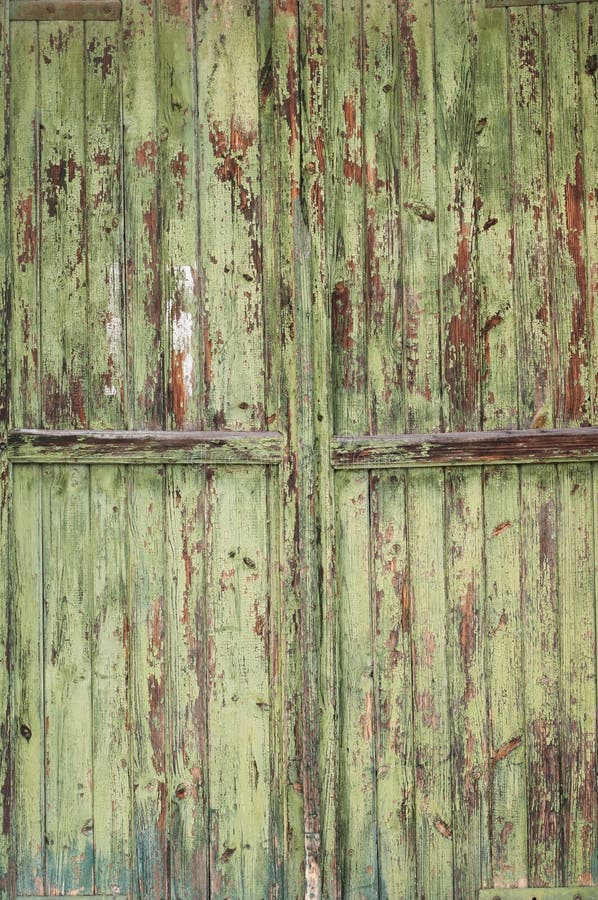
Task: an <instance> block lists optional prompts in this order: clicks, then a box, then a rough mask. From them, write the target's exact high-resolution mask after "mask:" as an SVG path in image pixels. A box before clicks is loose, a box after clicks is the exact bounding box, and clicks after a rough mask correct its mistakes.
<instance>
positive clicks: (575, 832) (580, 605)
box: [557, 464, 598, 884]
mask: <svg viewBox="0 0 598 900" xmlns="http://www.w3.org/2000/svg"><path fill="white" fill-rule="evenodd" d="M557 472H558V489H559V507H560V508H559V522H558V538H559V539H558V572H559V574H558V577H559V596H560V619H559V623H558V626H559V633H560V636H561V637H560V641H561V659H560V662H561V679H562V682H561V697H562V707H561V730H562V747H561V750H562V760H561V769H562V773H563V782H562V792H563V801H562V810H561V818H562V823H563V881H564V883H565V884H592V883H594V879H595V875H596V872H595V869H596V846H597V834H596V832H597V831H598V788H597V783H596V782H597V776H596V605H595V604H596V601H595V596H596V591H595V549H594V537H595V535H594V521H593V515H592V512H591V510H592V509H593V508H595V494H594V487H593V483H592V466H591V465H577V464H571V465H562V466H558V467H557Z"/></svg>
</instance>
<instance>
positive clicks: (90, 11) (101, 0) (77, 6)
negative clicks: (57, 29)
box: [9, 0, 121, 22]
mask: <svg viewBox="0 0 598 900" xmlns="http://www.w3.org/2000/svg"><path fill="white" fill-rule="evenodd" d="M9 9H10V18H11V19H12V20H13V21H28V22H32V21H34V22H35V21H37V22H40V21H42V22H47V21H50V20H52V21H72V20H81V19H88V20H94V19H95V20H101V21H115V20H116V19H119V18H120V14H121V2H120V0H52V2H51V3H47V2H45V0H10V2H9Z"/></svg>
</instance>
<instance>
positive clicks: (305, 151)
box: [298, 3, 340, 900]
mask: <svg viewBox="0 0 598 900" xmlns="http://www.w3.org/2000/svg"><path fill="white" fill-rule="evenodd" d="M326 23H327V4H324V3H309V4H306V5H305V7H304V8H303V7H302V8H301V15H300V16H299V46H300V48H301V52H300V54H299V56H298V59H299V73H300V75H299V77H300V82H301V86H302V90H301V91H300V98H301V101H302V103H301V129H300V135H299V136H300V139H301V161H302V163H303V170H302V172H301V180H300V186H301V188H302V192H301V195H300V198H299V199H300V201H301V211H302V213H303V222H304V231H303V233H302V236H303V245H304V246H306V249H307V247H308V248H309V250H310V259H309V276H310V288H311V292H310V297H309V299H310V301H311V308H310V314H309V317H308V318H307V319H306V321H307V322H311V335H310V339H311V345H312V348H313V349H312V354H311V369H312V372H313V393H312V399H311V406H312V414H311V426H312V428H313V431H312V432H311V435H312V446H313V456H312V457H311V459H310V465H311V466H312V467H313V475H312V474H311V473H310V477H311V479H312V482H311V483H312V485H313V490H312V491H311V497H310V499H309V503H310V504H311V506H310V507H309V512H307V509H308V507H307V506H304V507H303V512H302V515H303V520H304V523H305V524H304V526H303V527H305V528H310V529H312V530H311V531H310V533H309V537H308V538H307V539H308V540H309V541H310V542H312V548H313V549H312V551H311V554H312V555H311V557H310V559H311V561H312V564H313V563H314V562H315V564H316V566H317V571H316V573H315V577H314V575H313V574H312V576H311V577H312V579H314V581H315V584H314V589H313V593H312V594H311V598H312V600H313V602H312V604H311V605H309V606H306V605H305V600H304V601H303V602H304V609H305V612H304V617H303V623H304V630H303V636H302V646H303V647H305V649H304V651H303V652H304V653H305V660H304V664H303V667H304V668H303V671H304V676H303V677H304V685H303V696H304V700H303V710H304V714H303V772H302V775H303V778H302V781H303V796H304V809H305V896H306V898H309V900H316V898H319V897H320V896H321V895H322V894H324V895H326V896H330V897H335V898H336V897H338V896H339V894H340V886H339V881H338V860H339V855H338V853H337V830H336V798H337V791H338V777H337V774H338V765H337V753H336V749H337V744H336V740H335V737H336V731H335V729H336V711H337V696H336V689H337V688H336V680H335V665H336V656H335V654H336V643H337V642H336V617H335V611H334V596H333V584H334V571H333V558H334V515H333V509H332V480H333V477H334V474H333V472H332V470H331V468H330V466H329V464H328V454H329V449H328V445H329V438H330V434H331V432H332V396H331V385H332V378H331V370H330V365H331V360H330V354H329V348H330V346H331V340H330V333H331V320H330V314H329V307H328V297H329V287H328V279H327V271H328V268H327V259H328V257H327V231H326V220H325V209H324V206H325V198H326V196H327V191H328V186H327V182H326V178H327V174H326V173H327V161H326V159H325V156H324V147H325V144H326V140H327V121H328V114H327V110H328V78H327V74H328V41H327V29H326ZM303 415H305V411H304V410H303ZM299 443H300V444H301V441H299ZM306 537H307V535H306ZM308 615H309V616H310V617H311V618H308ZM304 642H305V643H304ZM316 698H317V701H318V702H316ZM320 698H323V699H322V701H321V702H320Z"/></svg>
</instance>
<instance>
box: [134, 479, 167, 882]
mask: <svg viewBox="0 0 598 900" xmlns="http://www.w3.org/2000/svg"><path fill="white" fill-rule="evenodd" d="M164 488H165V475H164V469H163V468H162V467H161V466H160V467H155V468H145V467H144V468H139V469H135V470H133V471H132V472H131V474H130V477H129V498H128V510H129V536H128V546H129V585H128V589H129V594H130V619H131V639H130V640H131V654H130V660H131V661H130V666H131V672H130V681H129V684H130V687H129V691H130V711H129V719H130V721H131V723H134V724H133V729H132V733H131V740H132V753H131V759H132V771H131V777H132V783H133V795H132V823H133V828H132V844H133V846H132V854H133V866H132V873H131V886H130V891H131V893H132V894H133V895H134V896H136V897H140V898H148V900H149V898H155V897H167V896H168V886H167V885H168V863H167V857H168V849H167V816H168V793H167V783H166V775H167V771H166V747H165V743H166V647H167V636H166V629H167V623H166V610H165V602H164V600H165V585H164V561H165V552H164V534H165V527H164V526H165V521H164Z"/></svg>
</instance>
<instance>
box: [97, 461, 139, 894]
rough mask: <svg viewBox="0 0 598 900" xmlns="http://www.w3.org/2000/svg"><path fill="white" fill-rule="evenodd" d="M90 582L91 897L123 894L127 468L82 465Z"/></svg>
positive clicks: (127, 793)
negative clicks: (87, 485)
mask: <svg viewBox="0 0 598 900" xmlns="http://www.w3.org/2000/svg"><path fill="white" fill-rule="evenodd" d="M89 478H90V509H91V544H90V547H91V548H93V550H92V558H91V560H90V564H91V568H92V579H93V632H92V689H93V696H92V710H93V713H92V715H93V843H94V879H95V880H94V883H95V890H96V893H98V894H110V893H119V894H121V895H123V896H126V895H127V894H128V892H129V888H130V869H131V856H132V854H131V803H130V797H131V784H130V766H129V762H130V729H131V724H132V723H131V722H130V719H129V652H130V640H131V629H130V621H129V599H128V591H127V556H128V545H127V486H128V474H127V470H126V469H125V468H124V467H122V466H90V473H89Z"/></svg>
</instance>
